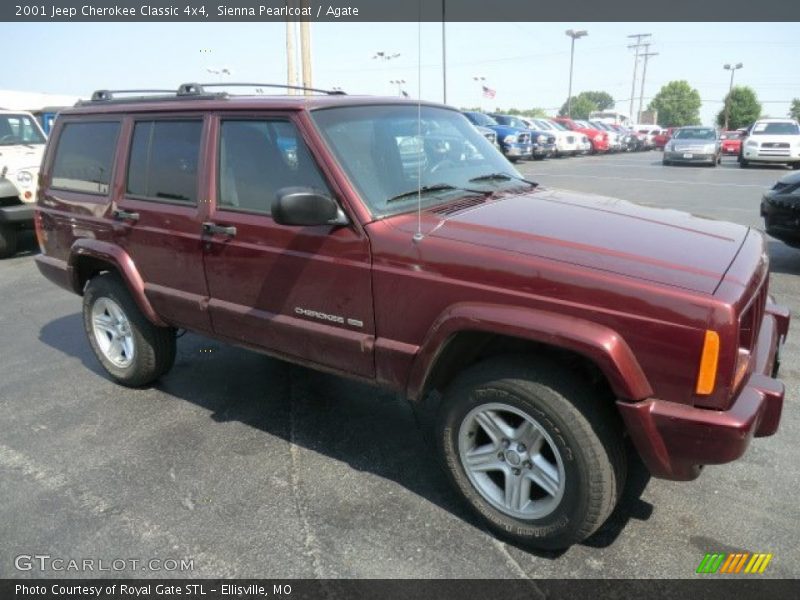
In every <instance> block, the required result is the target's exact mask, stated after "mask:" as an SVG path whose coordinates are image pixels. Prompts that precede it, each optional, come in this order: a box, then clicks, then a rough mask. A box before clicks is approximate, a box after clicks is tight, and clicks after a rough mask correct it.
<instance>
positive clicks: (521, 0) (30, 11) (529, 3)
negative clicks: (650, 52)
mask: <svg viewBox="0 0 800 600" xmlns="http://www.w3.org/2000/svg"><path fill="white" fill-rule="evenodd" d="M0 20H2V21H7V22H47V21H54V22H68V21H76V22H90V21H98V22H103V21H106V22H148V21H152V22H158V21H172V22H177V21H186V22H204V21H206V22H213V21H217V22H225V21H229V22H246V21H285V20H295V21H321V22H335V21H348V22H362V21H363V22H390V21H405V22H414V21H429V22H434V21H450V22H509V21H510V22H537V21H538V22H558V21H575V20H579V21H582V22H634V21H647V22H719V21H727V22H759V21H760V22H795V21H800V2H798V1H796V0H794V1H792V0H759V1H758V2H753V0H669V1H666V0H605V1H603V2H600V1H598V0H558V1H556V0H496V1H495V2H486V0H345V1H339V0H328V1H326V2H318V1H314V0H308V1H306V0H288V1H287V0H272V1H270V0H229V1H227V2H225V3H224V4H218V3H216V2H213V3H212V2H204V1H203V0H177V1H171V0H151V1H149V2H148V1H146V0H144V1H143V0H110V1H109V0H90V1H87V0H50V1H45V2H21V3H15V2H11V3H5V2H3V3H2V4H0Z"/></svg>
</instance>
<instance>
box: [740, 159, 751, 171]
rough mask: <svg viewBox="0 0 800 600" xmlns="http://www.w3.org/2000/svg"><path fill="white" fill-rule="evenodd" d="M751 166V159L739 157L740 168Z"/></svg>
mask: <svg viewBox="0 0 800 600" xmlns="http://www.w3.org/2000/svg"><path fill="white" fill-rule="evenodd" d="M749 166H750V161H749V160H745V159H744V158H740V159H739V168H740V169H746V168H747V167H749Z"/></svg>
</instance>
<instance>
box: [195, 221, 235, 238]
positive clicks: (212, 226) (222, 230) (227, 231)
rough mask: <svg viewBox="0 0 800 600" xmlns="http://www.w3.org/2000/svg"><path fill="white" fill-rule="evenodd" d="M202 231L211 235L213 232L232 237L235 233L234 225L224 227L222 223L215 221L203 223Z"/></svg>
mask: <svg viewBox="0 0 800 600" xmlns="http://www.w3.org/2000/svg"><path fill="white" fill-rule="evenodd" d="M203 233H208V234H211V235H214V234H219V235H227V236H228V237H234V236H235V235H236V227H234V226H232V225H231V226H229V227H226V226H224V225H217V224H216V223H211V222H206V223H203Z"/></svg>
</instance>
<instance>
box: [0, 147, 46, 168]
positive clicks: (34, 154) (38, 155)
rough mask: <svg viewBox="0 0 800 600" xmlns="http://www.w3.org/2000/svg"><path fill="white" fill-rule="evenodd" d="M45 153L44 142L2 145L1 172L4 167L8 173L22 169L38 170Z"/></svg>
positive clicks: (0, 150)
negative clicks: (27, 144) (28, 144)
mask: <svg viewBox="0 0 800 600" xmlns="http://www.w3.org/2000/svg"><path fill="white" fill-rule="evenodd" d="M43 155H44V144H32V145H30V146H26V145H17V146H0V173H2V171H3V169H7V172H8V173H13V172H14V171H19V170H20V169H28V170H38V169H39V165H40V164H41V163H42V156H43Z"/></svg>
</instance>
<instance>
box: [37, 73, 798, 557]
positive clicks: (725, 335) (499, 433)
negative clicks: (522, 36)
mask: <svg viewBox="0 0 800 600" xmlns="http://www.w3.org/2000/svg"><path fill="white" fill-rule="evenodd" d="M36 228H37V234H38V236H39V243H40V245H41V248H42V254H41V255H40V256H38V257H37V265H38V267H39V269H40V270H41V272H42V273H43V274H44V275H45V276H46V277H47V278H49V279H50V280H52V281H53V282H55V283H57V284H58V285H60V286H62V287H64V288H66V289H68V290H72V291H74V292H75V293H77V294H80V295H82V296H83V311H84V323H85V328H86V332H87V335H88V338H89V342H90V344H91V346H92V348H93V350H94V352H95V354H96V355H97V358H98V359H99V360H100V362H101V363H102V364H103V366H104V367H105V368H106V370H107V371H108V372H109V373H110V375H111V376H112V377H113V378H114V379H116V380H117V381H118V382H120V383H122V384H123V385H129V386H141V385H146V384H148V383H150V382H152V381H153V380H155V379H156V378H158V377H160V376H162V375H164V374H165V373H166V372H167V371H168V370H169V369H170V367H171V365H172V363H173V360H174V357H175V344H176V341H175V331H176V328H185V329H189V330H192V331H196V332H199V333H202V334H206V335H209V336H213V337H215V338H218V339H220V340H224V341H227V342H230V343H233V344H237V345H241V346H245V347H248V348H252V349H254V350H258V351H261V352H265V353H268V354H271V355H274V356H277V357H281V358H284V359H287V360H290V361H295V362H298V363H301V364H304V365H308V366H310V367H313V368H319V369H324V370H328V371H332V372H335V373H340V374H342V375H345V376H348V377H353V378H358V379H361V380H364V381H369V382H372V383H374V384H378V385H382V386H387V387H389V388H393V389H396V390H399V391H401V392H402V393H404V394H405V395H406V396H407V397H408V398H409V399H410V401H411V402H412V403H413V405H414V407H415V410H416V411H417V413H418V414H419V415H420V417H421V420H422V421H423V422H424V423H426V424H427V425H428V426H429V428H430V430H431V431H432V432H433V438H434V440H435V443H436V445H437V448H438V451H439V453H440V455H441V458H442V461H443V464H444V465H445V468H446V470H447V472H448V474H449V477H450V479H451V480H452V483H453V485H454V488H455V489H456V490H458V491H459V492H460V493H461V494H462V495H463V497H464V498H465V499H466V501H467V502H468V503H469V505H470V506H471V507H472V508H473V509H474V510H475V511H477V513H479V514H480V515H481V516H482V517H483V518H484V519H485V520H486V521H487V523H488V524H489V526H490V527H491V528H492V529H493V530H494V531H495V532H497V533H498V534H499V535H503V536H505V537H508V538H511V539H514V540H516V541H518V542H523V543H526V544H528V545H531V546H536V547H540V548H559V547H565V546H568V545H570V544H572V543H575V542H577V541H579V540H582V539H584V538H585V537H587V536H589V535H590V534H591V533H592V532H594V531H595V530H596V529H597V528H598V527H599V526H600V525H601V524H602V523H603V521H604V520H605V519H606V518H607V517H608V515H609V514H610V513H611V511H612V509H613V508H614V506H615V504H616V502H617V500H618V498H619V496H620V492H621V490H622V487H623V484H624V480H625V473H626V465H625V453H624V451H623V449H624V440H625V437H626V436H630V438H631V440H632V442H633V444H634V446H635V447H636V449H637V450H638V452H639V454H640V455H641V457H642V459H643V460H644V462H645V463H646V464H647V466H648V468H649V469H650V471H651V472H652V473H653V474H654V475H655V476H658V477H664V478H668V479H676V480H689V479H693V478H695V477H697V475H698V474H699V471H700V469H701V467H702V466H703V465H707V464H719V463H725V462H728V461H732V460H735V459H736V458H738V457H739V456H741V455H742V453H743V452H744V451H745V449H746V447H747V445H748V443H749V442H750V440H751V438H752V437H754V436H755V437H759V436H768V435H772V434H773V433H775V431H776V429H777V427H778V422H779V420H780V415H781V409H782V404H783V397H784V388H783V385H782V384H781V383H780V381H778V380H776V379H774V378H773V377H774V376H775V372H776V370H777V364H778V349H779V347H780V344H781V342H782V340H783V338H784V337H785V336H786V333H787V330H788V326H789V313H788V311H787V310H786V309H785V308H782V307H780V306H777V305H776V304H774V302H773V300H772V299H771V298H770V296H769V295H768V292H767V287H768V259H767V254H766V252H765V244H764V239H763V237H762V235H761V234H760V233H759V232H758V231H754V230H752V229H748V228H747V227H742V226H739V225H734V224H731V223H724V222H715V221H711V220H708V219H700V218H695V217H692V216H690V215H688V214H683V213H677V212H675V211H662V210H657V209H652V208H645V207H642V206H638V205H636V204H632V203H629V202H624V201H620V200H614V199H609V198H604V197H598V196H588V195H581V194H576V193H570V192H564V191H558V190H546V189H542V188H540V187H538V186H536V184H533V183H531V182H528V181H526V180H525V179H523V178H522V177H520V175H519V173H518V172H517V171H516V170H515V169H514V168H513V167H512V166H511V165H510V164H509V163H508V161H506V160H505V159H504V158H503V157H502V155H501V154H500V153H499V152H498V151H497V150H496V149H495V148H494V147H493V146H492V145H491V144H490V143H489V142H488V141H487V140H486V139H485V138H484V137H483V136H482V135H481V134H480V133H479V132H478V131H476V130H475V129H474V127H473V126H472V125H471V124H470V123H469V122H468V121H467V120H466V119H465V118H464V117H463V116H462V115H461V114H459V113H458V112H457V111H455V110H452V109H450V108H448V107H446V106H441V105H436V104H429V103H423V104H421V105H417V104H415V103H413V102H410V101H403V100H398V99H395V98H391V99H388V98H387V99H381V98H371V97H350V96H345V95H341V94H329V95H320V96H250V97H245V96H238V97H236V96H228V95H225V94H218V93H211V92H210V91H209V90H207V89H205V88H203V87H201V86H198V85H196V84H187V85H184V86H181V88H179V91H178V93H176V94H175V95H174V96H172V97H167V98H163V97H162V98H127V99H124V98H117V97H115V96H114V95H113V94H111V93H107V92H106V93H96V94H95V96H94V99H93V100H92V101H89V102H87V103H84V104H83V105H80V106H78V107H76V108H74V109H71V110H68V111H64V112H63V113H62V114H61V116H60V118H59V120H58V121H57V123H56V126H55V130H54V132H53V135H52V138H51V141H50V142H49V144H48V148H47V151H46V155H45V158H44V162H43V170H42V178H41V190H40V193H39V199H38V205H37V211H36ZM221 376H222V375H221Z"/></svg>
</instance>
